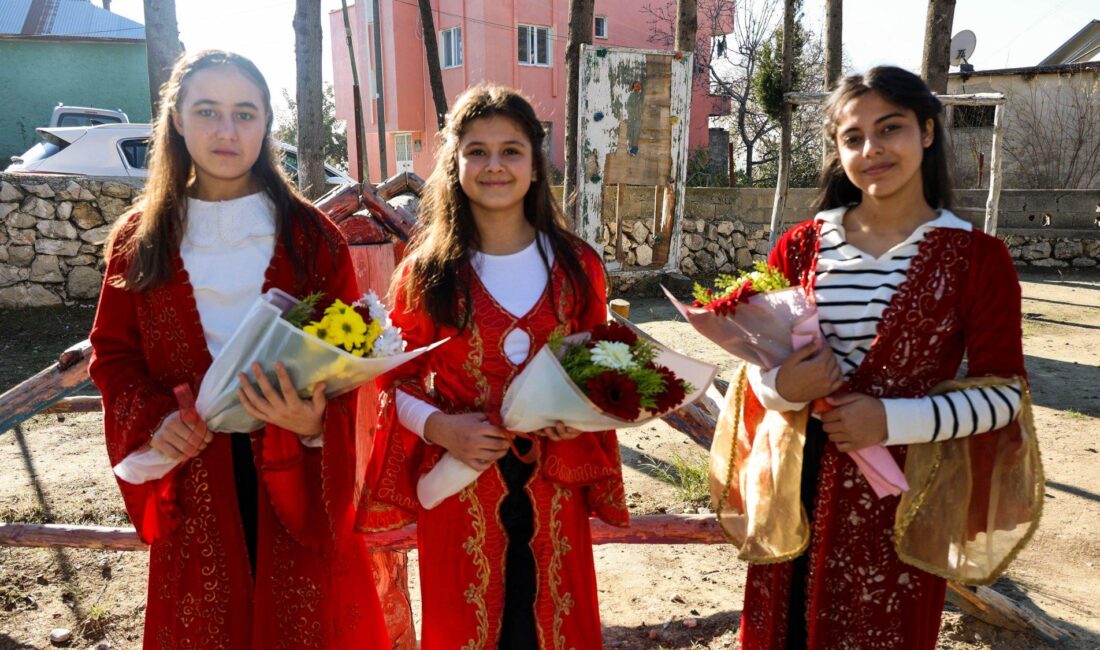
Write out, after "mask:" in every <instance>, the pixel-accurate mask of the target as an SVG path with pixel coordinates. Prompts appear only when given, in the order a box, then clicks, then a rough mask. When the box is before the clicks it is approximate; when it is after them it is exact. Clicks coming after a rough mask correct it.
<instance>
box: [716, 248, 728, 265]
mask: <svg viewBox="0 0 1100 650" xmlns="http://www.w3.org/2000/svg"><path fill="white" fill-rule="evenodd" d="M729 261H730V260H729V257H727V256H726V252H725V251H724V250H722V249H718V250H717V251H715V252H714V265H715V266H716V267H718V268H719V269H721V268H722V267H723V266H725V265H726V264H727V263H728V262H729Z"/></svg>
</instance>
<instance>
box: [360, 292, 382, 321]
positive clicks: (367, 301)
mask: <svg viewBox="0 0 1100 650" xmlns="http://www.w3.org/2000/svg"><path fill="white" fill-rule="evenodd" d="M355 304H356V305H357V306H360V307H362V306H366V308H367V311H368V312H369V313H370V319H371V320H372V321H378V322H379V323H382V326H383V327H389V325H390V322H389V314H388V313H387V312H386V307H385V306H384V305H383V304H382V301H381V300H379V299H378V294H376V293H374V292H373V291H368V292H366V293H364V294H363V295H362V296H361V297H360V298H359V300H357V301H355Z"/></svg>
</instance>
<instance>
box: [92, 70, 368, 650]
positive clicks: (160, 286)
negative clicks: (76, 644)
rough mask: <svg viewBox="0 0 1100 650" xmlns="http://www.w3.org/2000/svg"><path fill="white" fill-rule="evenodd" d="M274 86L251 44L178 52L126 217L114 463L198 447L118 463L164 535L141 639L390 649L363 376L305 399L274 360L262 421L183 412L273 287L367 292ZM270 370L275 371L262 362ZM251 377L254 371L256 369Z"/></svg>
mask: <svg viewBox="0 0 1100 650" xmlns="http://www.w3.org/2000/svg"><path fill="white" fill-rule="evenodd" d="M271 124H272V111H271V96H270V93H269V91H268V87H267V84H266V83H265V81H264V79H263V76H262V75H261V74H260V72H259V70H258V69H257V68H256V67H255V65H253V64H252V62H251V61H249V60H248V59H245V58H244V57H241V56H239V55H236V54H231V53H229V52H223V51H217V50H208V51H204V52H199V53H197V54H194V55H192V56H188V57H186V58H184V59H182V60H180V61H179V62H178V63H177V64H176V66H175V69H174V70H173V71H172V76H171V78H170V79H169V81H168V83H167V84H165V86H164V88H163V90H162V92H161V95H160V113H159V115H158V117H157V121H156V124H155V126H154V135H153V141H152V143H151V152H152V162H151V165H150V173H149V178H148V181H147V183H146V186H145V192H144V194H143V195H142V196H141V198H140V199H139V201H138V204H137V207H136V209H135V210H134V211H133V212H131V213H130V214H128V215H126V216H124V217H123V218H121V219H120V222H119V224H118V225H117V227H116V228H115V230H114V232H113V234H112V236H111V241H110V245H109V247H108V253H107V272H106V276H105V281H104V285H103V290H102V293H101V294H100V299H99V307H98V309H97V311H96V318H95V323H94V325H93V328H92V332H91V336H90V339H91V343H92V349H93V356H92V361H91V365H90V367H89V371H90V374H91V376H92V379H93V380H94V381H95V383H96V385H97V386H98V387H99V390H100V392H101V393H102V395H103V404H104V428H105V432H106V438H107V451H108V454H109V456H110V459H111V463H112V464H115V463H118V462H119V461H120V460H122V459H123V458H124V457H125V456H127V455H128V454H129V453H130V452H132V451H134V450H135V449H137V448H138V447H140V446H142V445H143V444H145V443H149V444H150V445H151V446H152V447H153V448H154V449H156V450H158V451H160V452H162V453H163V454H165V455H166V456H168V457H170V458H174V459H182V460H184V461H186V462H184V463H182V464H181V465H179V466H178V468H177V469H175V470H173V471H172V472H171V473H169V474H168V475H167V476H165V477H164V478H162V479H159V480H155V481H150V482H148V483H143V484H141V485H132V484H129V483H126V482H124V481H121V480H120V481H119V486H120V488H121V490H122V496H123V499H124V501H125V504H126V509H127V512H128V513H129V515H130V518H131V520H132V521H133V522H134V525H135V527H136V528H137V530H138V534H139V535H140V536H141V538H142V540H143V541H145V542H146V543H148V544H150V558H149V589H148V600H147V604H146V614H145V616H146V620H145V644H144V645H145V647H146V648H229V649H233V650H244V649H247V648H256V649H259V648H352V647H355V648H384V647H389V646H388V640H387V638H386V631H385V627H384V623H383V621H382V613H381V609H380V607H379V604H378V598H377V596H376V594H375V592H374V590H373V588H371V587H369V586H368V587H366V588H364V585H373V580H372V578H371V569H370V562H369V559H368V555H367V548H366V545H365V542H364V540H363V538H362V536H361V535H358V534H355V533H354V531H353V524H354V509H353V506H352V492H353V485H354V468H355V449H356V442H355V440H353V439H352V435H353V432H355V430H356V427H355V415H354V414H355V408H354V404H355V401H354V400H355V398H356V394H355V393H354V392H353V393H351V394H348V395H344V396H342V397H339V398H335V399H332V400H330V401H326V400H325V397H324V393H323V386H318V387H317V390H316V391H315V392H314V393H313V395H312V396H311V397H310V398H308V399H304V400H303V399H300V398H299V397H298V395H297V394H296V393H295V392H294V391H293V390H292V389H288V390H283V389H282V387H284V386H290V383H289V381H288V378H287V376H286V372H285V370H283V369H282V368H281V367H277V368H276V371H277V376H278V377H279V379H280V382H279V384H278V385H272V384H271V383H270V382H268V381H267V380H266V379H261V380H260V383H259V385H258V386H256V387H252V386H251V385H248V388H247V389H246V391H245V393H244V395H243V396H242V400H243V402H244V403H245V405H246V407H247V408H248V410H249V412H250V413H252V414H253V415H255V416H256V417H258V418H260V419H262V420H263V421H265V422H266V423H267V425H266V426H265V427H264V428H262V429H260V430H258V431H254V432H252V433H251V434H216V433H214V432H211V431H207V430H206V427H205V425H203V423H202V422H201V421H200V420H197V419H195V418H194V417H193V416H189V415H186V414H181V412H180V410H179V409H180V406H178V405H177V400H176V398H175V397H174V395H173V389H174V388H175V387H177V386H179V385H181V384H182V385H187V386H189V387H190V388H191V390H192V391H193V392H194V393H198V386H199V384H200V383H201V382H202V378H203V374H204V373H205V372H206V369H207V368H208V367H209V365H210V362H211V359H212V358H213V357H214V356H216V355H217V354H218V352H219V351H220V350H221V349H222V347H223V346H224V345H225V343H226V342H227V340H228V339H229V337H230V336H231V335H232V334H233V332H234V330H235V329H236V326H237V324H238V323H239V322H240V320H241V318H242V317H243V316H244V315H245V312H247V310H248V308H249V307H250V306H251V304H252V303H253V301H254V300H255V299H256V298H257V297H259V295H260V294H261V292H263V291H266V290H268V289H270V288H273V287H278V288H281V289H283V290H284V291H287V292H288V293H290V294H291V295H296V296H304V295H307V294H309V293H312V292H316V291H323V292H325V293H326V294H327V295H329V296H332V297H335V298H340V299H342V300H344V301H345V302H349V301H353V300H355V299H356V298H357V297H358V290H357V286H356V281H355V275H354V271H353V268H352V266H351V261H350V256H349V253H348V251H347V247H346V245H345V244H344V242H343V240H342V238H341V236H340V234H339V232H338V231H337V230H336V228H335V227H334V226H333V225H332V223H331V222H329V221H328V219H327V218H326V217H325V216H324V215H322V214H321V213H320V212H318V211H317V210H315V209H314V208H313V207H312V206H311V205H310V204H309V203H308V202H306V201H305V200H304V199H303V198H302V197H301V196H300V195H299V194H298V193H297V192H296V191H295V190H294V188H293V187H292V186H291V185H289V184H288V182H287V180H286V179H285V178H284V176H283V175H282V172H281V171H280V167H279V164H278V160H277V158H276V157H275V155H274V154H273V152H272V141H271V138H270V134H271ZM256 376H258V377H263V375H262V373H256ZM245 383H246V385H247V382H245Z"/></svg>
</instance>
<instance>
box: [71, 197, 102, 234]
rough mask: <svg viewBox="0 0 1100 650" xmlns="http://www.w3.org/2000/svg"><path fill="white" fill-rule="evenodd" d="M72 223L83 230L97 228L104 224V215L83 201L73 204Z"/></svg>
mask: <svg viewBox="0 0 1100 650" xmlns="http://www.w3.org/2000/svg"><path fill="white" fill-rule="evenodd" d="M72 221H73V223H75V224H76V225H78V226H80V227H81V228H85V229H87V228H95V227H96V226H98V225H100V224H102V223H103V215H102V214H100V213H99V210H97V209H96V208H95V206H93V205H92V204H91V203H88V202H87V201H81V202H79V203H74V204H73V209H72Z"/></svg>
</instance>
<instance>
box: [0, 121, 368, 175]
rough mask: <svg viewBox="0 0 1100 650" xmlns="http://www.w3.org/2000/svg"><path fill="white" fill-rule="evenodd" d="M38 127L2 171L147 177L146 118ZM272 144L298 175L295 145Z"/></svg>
mask: <svg viewBox="0 0 1100 650" xmlns="http://www.w3.org/2000/svg"><path fill="white" fill-rule="evenodd" d="M36 131H37V132H38V134H39V135H40V136H41V137H42V142H39V143H37V144H35V145H34V146H33V147H31V148H30V149H28V150H27V151H26V152H25V153H24V154H23V155H21V156H12V158H11V160H12V164H11V165H9V166H8V168H7V169H5V170H4V171H5V172H7V173H20V172H21V173H26V174H77V175H84V176H129V177H132V178H145V177H146V176H147V175H148V173H149V170H148V152H149V139H150V138H151V137H152V134H153V130H152V126H151V125H149V124H104V125H101V126H79V127H58V128H49V127H42V128H39V129H36ZM275 144H276V146H278V147H279V149H281V150H282V152H283V169H284V170H285V171H286V173H287V175H288V176H290V177H291V178H292V179H294V180H295V181H297V178H298V149H297V148H295V147H294V146H293V145H289V144H286V143H284V142H278V141H276V143H275ZM325 175H326V179H325V182H326V184H328V185H343V184H345V183H354V182H355V181H354V180H353V179H352V178H351V177H350V176H348V175H347V174H345V173H344V172H342V171H340V170H338V169H336V168H335V167H332V166H331V165H327V164H326V165H325Z"/></svg>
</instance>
